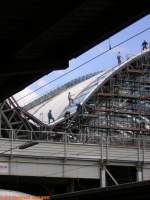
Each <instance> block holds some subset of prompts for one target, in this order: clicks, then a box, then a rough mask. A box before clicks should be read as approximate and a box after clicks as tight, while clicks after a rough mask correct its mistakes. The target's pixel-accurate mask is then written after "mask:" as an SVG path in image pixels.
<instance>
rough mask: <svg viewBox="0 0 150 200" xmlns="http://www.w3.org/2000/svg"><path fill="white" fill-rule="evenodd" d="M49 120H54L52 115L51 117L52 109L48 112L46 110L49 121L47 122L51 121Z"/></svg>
mask: <svg viewBox="0 0 150 200" xmlns="http://www.w3.org/2000/svg"><path fill="white" fill-rule="evenodd" d="M51 120H52V121H53V122H54V121H55V119H54V117H53V115H52V111H51V110H49V112H48V123H49V124H50V123H51Z"/></svg>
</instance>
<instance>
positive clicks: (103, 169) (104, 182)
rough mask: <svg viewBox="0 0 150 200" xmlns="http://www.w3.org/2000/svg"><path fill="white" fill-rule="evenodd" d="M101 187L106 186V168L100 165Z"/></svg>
mask: <svg viewBox="0 0 150 200" xmlns="http://www.w3.org/2000/svg"><path fill="white" fill-rule="evenodd" d="M100 174H101V187H106V170H105V167H104V166H102V167H101V173H100Z"/></svg>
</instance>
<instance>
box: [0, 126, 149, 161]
mask: <svg viewBox="0 0 150 200" xmlns="http://www.w3.org/2000/svg"><path fill="white" fill-rule="evenodd" d="M4 131H5V132H4ZM4 133H7V137H6V135H5V137H1V138H0V155H2V154H6V153H7V154H11V155H12V154H13V153H16V152H17V153H19V154H26V155H30V156H31V155H32V156H37V155H39V156H45V155H47V156H52V157H55V156H56V157H64V158H68V157H76V158H87V159H89V158H90V159H100V160H101V161H103V160H122V161H134V162H135V161H136V162H150V136H148V135H137V136H134V137H131V136H130V137H129V136H119V135H116V136H110V135H104V134H99V135H95V134H93V135H85V134H76V135H71V134H69V133H63V132H59V133H58V132H57V133H56V132H52V131H49V132H48V131H42V132H40V131H19V130H9V129H2V130H1V134H3V135H4ZM18 136H19V137H20V138H19V137H18ZM31 141H32V142H34V141H37V142H38V144H39V145H36V146H35V147H33V148H30V149H29V150H23V151H22V152H21V148H20V145H21V146H22V145H24V144H26V143H27V142H31ZM49 144H51V145H49ZM16 149H19V150H16Z"/></svg>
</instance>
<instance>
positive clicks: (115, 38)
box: [14, 14, 150, 106]
mask: <svg viewBox="0 0 150 200" xmlns="http://www.w3.org/2000/svg"><path fill="white" fill-rule="evenodd" d="M147 28H150V14H149V15H147V16H145V17H143V18H142V19H140V20H138V21H136V22H135V23H133V24H132V25H130V26H128V27H126V28H125V29H123V30H121V31H120V32H118V33H116V34H114V35H112V36H111V37H110V38H109V39H106V40H105V41H103V42H101V43H99V44H98V45H96V46H95V47H93V48H91V49H89V50H88V51H86V52H85V53H83V54H82V55H80V56H78V57H77V58H74V59H72V60H70V61H69V66H68V68H67V69H66V70H57V71H53V72H51V73H50V74H47V75H46V76H44V77H42V78H40V79H39V80H37V81H36V82H34V83H33V84H31V85H29V86H28V87H26V88H25V89H24V90H22V91H20V92H19V93H17V94H15V95H14V97H15V99H16V100H18V103H19V104H20V105H21V106H24V105H26V104H27V103H29V102H31V101H32V100H34V99H36V98H38V97H40V96H43V95H44V94H46V93H48V92H49V91H51V90H53V89H55V88H57V87H59V86H61V85H63V84H64V83H66V82H68V81H70V80H73V79H75V78H77V77H79V76H82V75H85V74H89V73H93V72H96V71H101V70H107V69H110V68H111V67H114V66H115V65H117V59H116V55H117V53H118V52H119V51H120V53H121V56H122V57H123V60H122V61H125V60H126V59H127V57H128V56H133V55H135V54H137V53H139V52H140V51H141V44H142V42H143V40H146V41H147V42H148V43H149V42H150V29H149V30H147V31H145V32H143V33H142V34H140V35H138V36H137V37H134V38H133V39H131V40H129V41H127V42H125V43H123V44H121V45H119V46H117V47H116V48H113V47H114V46H116V45H118V44H119V43H121V42H123V41H125V40H127V39H128V38H130V37H132V36H134V35H136V34H137V33H139V32H141V31H143V30H145V29H147ZM109 45H111V47H112V49H111V50H110V51H108V52H107V53H105V54H103V55H102V56H98V55H100V54H101V53H103V52H104V51H107V50H108V49H109ZM96 56H97V58H95V59H93V60H92V61H90V62H88V63H86V64H84V63H85V62H87V61H89V60H90V59H92V58H94V57H96ZM82 64H83V65H82ZM80 65H82V66H81V67H79V68H78V69H77V70H74V71H73V72H71V73H68V74H67V75H65V74H66V73H67V72H69V71H70V70H72V69H75V68H76V67H78V66H80ZM62 75H64V76H63V77H62V78H60V79H58V80H57V81H53V80H55V79H56V78H57V77H59V76H62ZM49 82H51V83H50V84H48V83H49ZM44 85H46V86H45V87H42V86H44ZM40 87H42V88H41V89H38V88H40Z"/></svg>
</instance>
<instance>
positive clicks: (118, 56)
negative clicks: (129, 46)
mask: <svg viewBox="0 0 150 200" xmlns="http://www.w3.org/2000/svg"><path fill="white" fill-rule="evenodd" d="M122 58H123V57H122V56H121V55H120V52H118V54H117V60H118V65H120V64H121V62H122V61H121V59H122Z"/></svg>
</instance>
